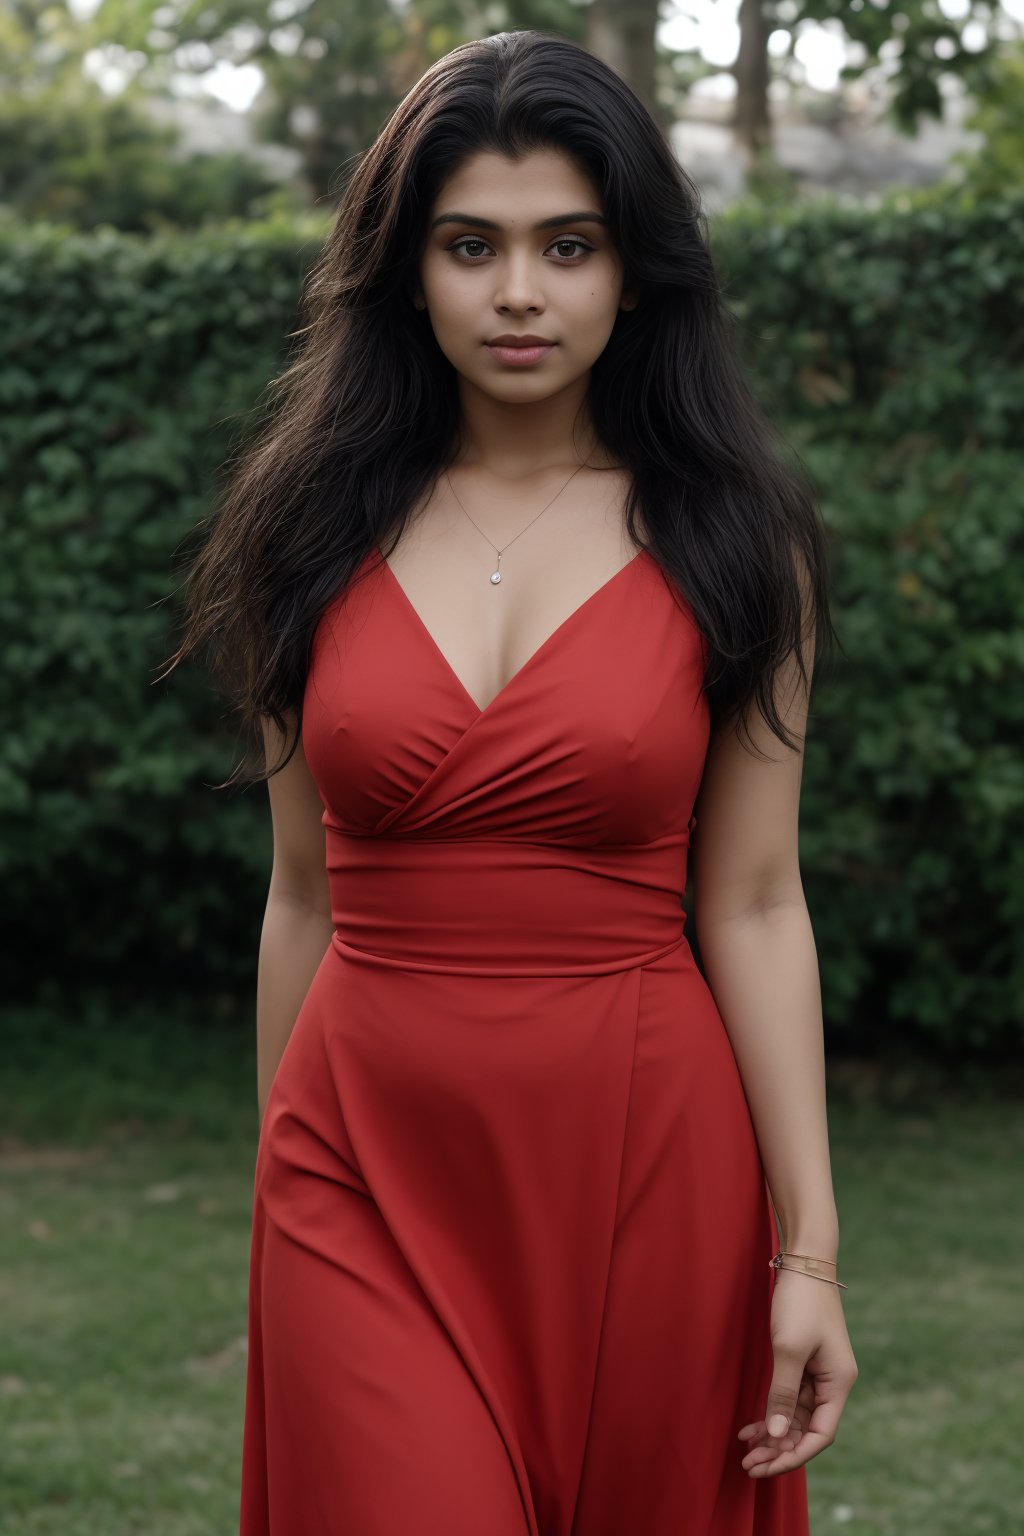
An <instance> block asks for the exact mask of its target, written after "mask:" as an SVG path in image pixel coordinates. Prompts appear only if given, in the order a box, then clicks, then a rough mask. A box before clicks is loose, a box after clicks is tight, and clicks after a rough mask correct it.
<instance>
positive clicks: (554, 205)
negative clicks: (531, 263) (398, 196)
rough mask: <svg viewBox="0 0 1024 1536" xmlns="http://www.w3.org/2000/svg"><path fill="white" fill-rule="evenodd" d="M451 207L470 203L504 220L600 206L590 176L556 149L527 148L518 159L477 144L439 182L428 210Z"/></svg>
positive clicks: (469, 206)
mask: <svg viewBox="0 0 1024 1536" xmlns="http://www.w3.org/2000/svg"><path fill="white" fill-rule="evenodd" d="M452 208H460V209H466V210H470V209H471V210H472V211H473V212H474V213H479V214H482V215H493V216H494V217H495V218H498V219H502V220H504V221H507V222H509V223H512V222H518V221H519V220H520V219H523V220H526V219H527V218H531V219H532V218H537V219H540V218H543V216H544V214H545V213H557V212H558V211H559V210H560V209H565V208H592V209H593V210H594V211H595V212H597V213H601V212H602V211H603V210H602V207H601V199H600V196H599V194H598V191H597V188H596V187H595V186H594V184H593V182H592V181H591V179H590V178H589V177H588V176H587V175H586V174H585V173H584V172H583V171H582V170H581V169H580V167H579V166H577V165H576V164H575V162H574V161H573V160H572V159H570V157H569V156H568V155H567V154H565V153H563V152H562V151H561V150H557V149H536V150H531V151H530V152H529V153H528V154H526V155H522V156H521V157H520V158H519V159H511V158H510V157H509V156H508V155H502V154H497V153H496V152H495V151H493V150H478V151H477V152H476V153H474V154H473V155H471V156H469V157H468V159H466V160H464V161H463V162H462V164H461V165H460V166H458V167H457V168H456V169H455V170H454V171H453V172H452V173H451V175H450V176H449V177H448V178H447V180H446V181H445V182H444V183H443V185H442V186H441V189H440V191H439V193H438V195H437V197H436V198H435V200H434V204H433V207H432V208H431V213H432V214H434V215H436V214H439V213H444V212H445V211H446V210H448V209H452Z"/></svg>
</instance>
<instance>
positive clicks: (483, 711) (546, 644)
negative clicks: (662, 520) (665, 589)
mask: <svg viewBox="0 0 1024 1536" xmlns="http://www.w3.org/2000/svg"><path fill="white" fill-rule="evenodd" d="M375 549H376V553H377V555H378V556H379V558H380V563H381V564H382V565H383V567H384V569H385V571H386V572H387V576H388V581H389V585H390V586H391V587H392V588H393V589H394V591H395V592H396V593H397V595H398V597H399V598H400V599H401V601H402V603H403V604H404V606H405V608H406V611H407V612H408V614H409V615H410V617H411V618H412V620H413V622H414V623H415V624H416V626H417V628H418V629H419V630H420V633H421V634H422V635H423V637H424V639H425V640H426V641H427V642H428V643H429V645H430V647H431V649H432V650H433V652H434V654H435V655H436V656H437V657H438V658H439V659H440V662H441V665H442V666H443V667H444V670H445V672H446V673H447V674H448V677H449V678H450V679H451V681H452V682H453V683H454V684H455V686H456V687H457V688H458V690H459V692H460V693H461V694H462V697H463V698H464V699H465V700H466V702H467V703H468V704H469V705H470V706H471V708H472V709H473V712H474V715H475V717H476V719H477V720H482V719H483V718H484V716H485V715H489V714H490V713H491V711H492V710H493V709H494V708H495V707H496V705H497V704H498V703H499V702H500V701H502V700H503V699H504V698H505V695H506V694H507V693H508V692H509V690H510V689H511V688H513V687H514V686H515V685H516V684H517V683H518V682H519V681H520V679H521V678H523V677H524V676H525V674H527V673H528V672H530V671H531V670H532V668H533V667H534V666H535V665H536V664H537V663H539V662H540V660H541V659H542V657H544V656H545V655H546V654H547V652H548V651H549V650H550V649H551V647H552V646H553V645H554V644H555V642H556V641H557V640H559V639H561V638H562V635H563V634H564V632H565V630H567V629H568V628H569V626H570V625H571V624H572V623H574V622H575V621H576V620H577V619H579V618H581V617H582V616H583V615H584V614H585V613H587V612H588V611H589V609H590V608H591V607H592V606H593V605H594V604H595V603H596V602H597V600H598V599H599V598H601V597H603V596H605V595H606V594H607V593H608V592H609V591H610V590H611V589H612V588H613V587H614V586H616V585H617V583H618V582H619V581H621V579H622V577H623V576H625V574H626V572H627V571H631V570H632V569H633V567H634V566H635V565H636V563H637V561H638V560H640V559H641V558H642V557H643V556H644V555H646V554H647V550H646V549H638V550H637V552H636V554H635V555H632V556H631V557H630V558H629V559H628V560H627V561H626V563H625V565H620V566H619V569H618V570H617V571H614V572H613V573H612V575H611V576H609V577H607V578H606V580H604V581H602V583H601V585H600V586H599V587H595V589H594V591H593V592H591V593H590V595H589V597H585V598H584V599H583V601H582V602H581V603H578V604H577V606H576V607H575V608H574V609H573V610H572V612H571V613H569V614H567V615H566V617H565V618H564V619H562V620H561V622H560V623H558V624H556V625H555V627H554V629H553V630H552V631H551V632H550V634H548V635H547V636H546V638H545V639H543V640H542V641H541V642H540V644H539V645H538V646H537V648H536V649H535V650H534V651H532V652H531V653H530V655H529V656H528V657H527V658H526V660H525V661H524V662H523V664H522V666H521V667H518V668H517V669H516V670H515V672H513V674H512V676H511V677H510V678H509V679H508V681H507V682H506V683H504V684H503V685H502V687H501V688H499V689H498V691H497V693H496V694H494V696H493V697H492V698H491V699H490V700H489V701H488V702H487V703H486V704H484V705H483V706H481V705H480V704H478V703H477V701H476V699H474V697H473V695H472V694H471V693H470V691H469V689H468V688H467V687H466V685H465V683H464V682H463V681H462V679H461V677H460V676H459V674H458V673H457V672H456V670H455V668H454V667H453V666H452V664H451V662H450V661H449V660H448V657H447V656H446V655H445V653H444V651H442V649H441V647H440V646H439V645H438V643H437V641H436V640H435V638H434V636H433V635H432V634H431V632H430V630H429V629H428V628H427V626H426V624H425V623H424V622H423V619H422V617H421V616H420V613H419V610H418V609H417V608H416V606H415V604H414V603H413V601H412V598H411V597H410V596H409V594H408V593H407V592H406V590H405V588H404V587H403V586H402V583H401V582H400V581H399V579H398V577H397V576H396V575H395V573H394V571H393V570H392V569H391V566H390V565H389V564H388V562H387V560H386V559H385V558H384V556H383V554H381V550H380V546H379V545H377V546H375Z"/></svg>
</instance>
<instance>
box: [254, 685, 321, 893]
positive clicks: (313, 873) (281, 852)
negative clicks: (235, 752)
mask: <svg viewBox="0 0 1024 1536" xmlns="http://www.w3.org/2000/svg"><path fill="white" fill-rule="evenodd" d="M285 720H286V725H287V729H286V730H285V731H282V730H280V729H279V728H278V726H276V725H275V724H274V722H273V721H272V720H269V719H267V718H264V720H263V743H264V751H265V757H266V765H267V767H268V769H269V768H273V767H274V765H275V764H277V763H279V762H281V761H282V759H283V758H284V756H285V754H286V753H287V752H288V751H289V749H290V747H291V743H292V741H293V740H294V738H295V734H296V725H297V716H296V714H295V712H294V711H289V712H288V713H287V714H286V716H285ZM267 793H268V795H269V798H270V814H271V820H272V823H273V831H274V866H273V872H272V874H271V879H270V896H271V897H272V898H274V899H276V900H281V901H290V902H293V903H295V904H296V905H298V906H303V907H308V908H310V909H311V910H313V911H316V912H324V913H327V914H328V915H330V910H331V901H330V890H329V886H328V880H327V864H326V858H327V855H326V846H327V845H326V834H325V832H324V828H323V822H322V817H323V813H324V805H323V801H322V800H321V798H320V791H319V790H318V789H317V786H316V780H315V779H314V778H313V775H312V773H311V772H310V769H309V764H308V763H307V762H306V754H305V752H304V751H303V747H302V738H301V736H300V737H299V739H298V742H297V743H296V745H295V750H294V752H292V753H291V756H290V757H289V758H288V761H287V763H285V765H284V767H283V768H280V769H278V771H277V772H275V773H271V775H270V778H269V779H268V780H267Z"/></svg>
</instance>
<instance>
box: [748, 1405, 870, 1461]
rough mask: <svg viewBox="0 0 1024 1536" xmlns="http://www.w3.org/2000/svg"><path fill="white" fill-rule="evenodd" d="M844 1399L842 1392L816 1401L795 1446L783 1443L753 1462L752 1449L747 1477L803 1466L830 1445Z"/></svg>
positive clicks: (836, 1428)
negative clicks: (822, 1400)
mask: <svg viewBox="0 0 1024 1536" xmlns="http://www.w3.org/2000/svg"><path fill="white" fill-rule="evenodd" d="M845 1400H846V1399H845V1396H843V1397H839V1398H830V1399H829V1401H828V1402H824V1403H819V1404H818V1406H817V1408H815V1410H814V1412H813V1413H812V1414H811V1421H810V1424H809V1425H808V1426H807V1428H806V1429H805V1430H804V1432H803V1434H802V1435H801V1436H800V1439H799V1441H798V1443H797V1444H796V1445H795V1446H793V1447H789V1446H787V1447H785V1448H784V1449H782V1450H780V1451H779V1452H778V1454H775V1455H773V1456H771V1457H762V1458H760V1459H758V1460H757V1461H756V1462H755V1461H754V1460H753V1458H754V1457H755V1455H756V1452H755V1451H751V1452H750V1453H749V1455H750V1459H751V1461H752V1463H753V1464H752V1465H751V1466H750V1467H749V1468H748V1471H749V1472H750V1475H751V1477H754V1476H758V1477H764V1476H766V1475H772V1476H774V1475H775V1474H776V1473H779V1472H791V1471H792V1470H793V1469H794V1467H802V1466H804V1465H805V1464H806V1463H807V1462H808V1461H810V1460H811V1458H812V1457H814V1456H818V1455H820V1454H821V1452H822V1451H824V1450H826V1449H827V1448H828V1447H829V1446H830V1445H833V1444H834V1443H835V1438H836V1434H837V1432H838V1429H839V1419H840V1417H841V1415H842V1411H843V1404H844V1402H845ZM759 1449H769V1450H771V1449H772V1448H771V1447H760V1448H759ZM746 1460H747V1458H746V1457H744V1461H746Z"/></svg>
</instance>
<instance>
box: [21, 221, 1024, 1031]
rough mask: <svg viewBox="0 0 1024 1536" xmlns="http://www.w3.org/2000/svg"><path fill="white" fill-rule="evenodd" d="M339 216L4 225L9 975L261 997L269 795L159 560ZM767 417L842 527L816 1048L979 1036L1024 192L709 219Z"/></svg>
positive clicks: (1001, 1025)
mask: <svg viewBox="0 0 1024 1536" xmlns="http://www.w3.org/2000/svg"><path fill="white" fill-rule="evenodd" d="M325 230H326V225H325V224H324V223H323V222H322V221H320V222H309V223H305V224H300V223H296V222H282V221H280V220H278V221H272V222H269V223H266V224H260V225H246V226H238V227H225V228H224V229H222V230H219V231H216V232H210V231H204V232H202V233H200V234H195V235H186V236H181V235H178V236H170V237H158V238H150V239H143V238H138V237H133V236H126V235H123V234H119V233H117V232H114V231H112V230H109V229H103V230H99V231H96V232H94V233H91V234H87V235H80V234H79V235H76V234H70V233H69V232H67V231H65V230H60V229H55V228H51V227H45V226H37V227H32V228H18V227H11V226H8V227H6V228H2V229H0V329H2V334H3V335H4V338H5V343H6V344H5V347H4V350H3V354H2V357H0V462H2V471H3V474H2V486H3V490H2V497H3V503H2V510H3V520H4V543H5V554H6V558H5V560H4V562H3V566H2V569H0V612H2V615H3V625H4V636H5V651H6V657H7V666H6V667H5V669H4V684H3V686H4V689H5V691H6V695H7V697H6V699H5V701H4V702H5V705H6V708H5V712H4V713H5V719H6V721H7V729H6V731H5V732H4V738H3V743H2V749H0V818H2V834H3V835H2V839H0V860H2V865H0V878H2V879H3V881H4V888H5V890H6V891H7V892H8V902H7V921H6V923H5V925H4V933H3V938H2V940H0V942H2V944H3V947H4V950H5V954H4V961H5V974H6V976H7V978H8V995H9V996H20V997H23V998H29V997H32V996H36V995H39V994H42V995H44V996H46V995H49V996H51V997H53V998H55V999H64V998H72V997H73V995H74V993H75V992H76V990H78V989H80V988H82V987H84V986H89V985H102V986H104V987H108V988H113V989H114V991H115V994H116V993H117V992H118V990H120V992H121V994H122V995H124V996H128V995H133V996H134V995H136V994H139V993H149V992H154V993H158V992H160V991H166V990H167V989H171V988H173V989H175V990H176V991H178V992H180V991H181V990H182V989H184V990H185V991H186V992H189V993H194V995H195V998H196V1006H197V1007H200V1008H203V1009H208V1010H209V1011H210V1016H211V1017H213V1016H214V1015H215V1013H216V1012H217V1010H218V1009H220V1008H223V1007H224V1005H225V1001H226V1000H227V1001H228V1002H230V1000H231V999H232V998H238V999H241V1000H242V1002H243V1005H244V1006H248V1005H249V1002H250V999H251V990H252V985H253V982H254V977H255V967H256V956H257V947H258V942H259V927H260V922H261V919H262V913H263V904H264V901H265V896H266V883H267V878H268V875H269V868H270V855H271V840H270V824H269V813H268V809H267V798H266V789H265V788H264V787H263V786H262V785H260V786H256V787H255V788H251V789H249V790H246V791H245V792H244V793H240V792H234V793H228V792H219V793H216V792H214V791H212V790H211V789H210V788H209V787H208V786H209V785H210V784H212V783H214V782H217V781H220V780H222V779H224V778H226V777H227V775H228V773H229V772H230V770H231V768H232V767H233V766H234V763H235V762H236V760H237V754H238V750H239V742H238V740H237V738H236V736H235V733H234V730H233V729H229V728H228V725H227V723H226V719H227V717H226V711H225V709H224V706H223V704H222V703H221V701H220V700H218V699H217V698H215V697H214V696H213V695H212V693H211V690H210V688H209V685H208V683H207V680H206V678H205V677H204V676H203V675H202V674H201V673H200V672H199V671H198V670H197V669H188V670H186V669H179V671H178V672H177V673H175V674H173V675H172V677H171V678H170V679H169V680H167V681H166V682H164V683H154V678H155V677H156V675H157V672H158V671H159V670H160V667H161V663H162V662H163V661H164V659H165V658H166V657H167V655H168V654H169V652H170V649H171V647H172V643H173V635H174V628H173V625H174V620H175V615H176V608H175V602H176V599H175V596H174V591H173V589H174V587H175V585H176V578H175V577H174V576H173V575H172V567H173V566H175V565H176V562H177V561H178V560H179V559H180V551H181V549H182V547H183V541H185V540H186V538H187V536H188V535H189V534H190V533H191V532H192V531H193V530H194V529H195V527H196V524H197V523H198V520H199V518H200V517H201V516H202V514H203V512H204V510H205V508H206V506H207V505H208V502H209V498H210V495H211V493H212V491H213V489H214V487H215V484H216V481H217V469H218V466H219V465H221V464H222V463H223V461H224V459H225V457H226V455H227V453H228V451H229V449H230V448H231V447H233V446H234V445H235V444H236V442H237V440H238V437H239V434H240V433H241V432H242V431H243V430H244V417H245V413H246V412H247V411H248V410H249V408H250V407H251V406H252V404H253V403H254V402H255V400H256V399H257V397H258V395H259V394H260V392H261V390H262V389H263V387H264V385H265V383H266V381H267V380H268V379H269V378H271V377H272V376H273V375H274V374H275V373H276V372H277V371H279V369H280V367H281V364H282V361H283V358H284V355H285V346H286V337H287V333H288V332H289V331H291V330H293V329H294V327H295V324H296V309H295V305H296V299H297V295H298V290H299V284H300V281H301V277H302V275H303V273H304V271H305V270H306V269H307V267H308V266H309V265H310V264H311V262H312V261H313V260H314V259H315V256H316V254H317V251H318V248H319V245H320V242H321V240H322V238H323V235H324V233H325ZM712 239H713V245H714V250H715V255H716V257H717V259H718V261H719V264H720V267H721V269H722V271H723V273H724V274H725V277H726V281H727V287H728V292H729V295H730V301H731V303H732V304H733V306H734V308H735V310H736V312H737V314H738V316H739V317H740V319H741V321H742V326H743V330H742V335H743V339H744V347H745V351H746V354H747V359H748V363H749V365H750V367H751V369H752V371H753V374H754V377H755V381H756V383H757V387H758V390H759V393H760V394H761V396H762V398H763V400H764V403H765V406H766V408H767V409H768V411H769V412H770V413H771V414H772V416H773V417H774V419H775V420H776V421H777V422H778V423H779V425H780V427H781V429H782V431H783V434H784V436H785V437H786V439H787V440H788V442H789V443H790V445H791V446H792V447H793V449H794V450H795V451H796V453H797V454H798V455H799V456H800V458H801V459H802V460H803V462H804V464H805V465H806V466H807V468H808V469H809V470H810V471H811V473H812V475H813V477H814V479H815V481H816V483H817V484H818V486H819V489H820V493H821V496H822V504H823V510H824V515H825V518H826V521H827V523H828V526H829V528H830V531H831V534H832V538H833V544H834V551H835V553H834V567H835V603H836V624H837V629H838V631H839V635H840V638H841V641H842V647H843V649H842V652H841V653H840V655H839V657H838V658H837V664H836V665H835V666H834V668H833V669H832V671H831V672H830V673H829V674H828V675H827V676H823V677H822V678H821V679H820V680H819V683H818V686H817V688H816V692H815V699H814V708H813V713H812V720H811V729H810V735H809V740H808V752H807V762H806V768H805V777H804V784H805V791H804V802H803V813H802V818H801V856H802V866H803V870H804V878H805V888H806V891H807V896H808V902H809V905H810V908H811V915H812V919H813V921H814V927H815V933H816V936H817V940H818V949H819V956H820V960H821V969H822V985H823V995H824V1002H825V1009H826V1018H827V1023H828V1027H829V1031H830V1041H831V1042H832V1043H833V1044H838V1043H842V1044H843V1045H844V1046H845V1045H847V1044H849V1045H850V1046H856V1048H858V1049H864V1048H866V1047H870V1046H871V1045H872V1043H874V1042H882V1041H885V1040H888V1039H891V1038H893V1037H894V1036H897V1035H898V1036H899V1037H900V1038H901V1039H911V1038H916V1039H917V1041H918V1042H919V1043H920V1042H927V1043H929V1045H930V1047H931V1048H933V1049H935V1050H937V1051H938V1050H948V1051H950V1052H964V1051H968V1050H971V1051H981V1050H986V1051H996V1050H1000V1049H1006V1048H1007V1047H1011V1048H1012V1045H1013V1044H1014V1043H1015V1042H1016V1041H1017V1040H1019V1034H1020V1030H1021V1025H1022V1021H1024V1007H1022V1001H1024V984H1022V965H1024V960H1022V949H1021V946H1020V944H1019V943H1018V942H1017V935H1018V933H1019V932H1020V928H1021V917H1022V912H1021V907H1022V903H1024V878H1022V875H1024V869H1022V864H1024V852H1022V850H1024V836H1022V833H1024V768H1022V762H1021V755H1020V751H1019V743H1020V742H1021V741H1022V740H1024V731H1022V728H1021V726H1022V720H1021V717H1022V714H1024V689H1022V686H1021V674H1022V662H1024V626H1022V608H1024V566H1022V562H1021V559H1020V556H1021V552H1022V550H1021V546H1022V527H1024V474H1022V467H1021V461H1020V444H1021V442H1022V441H1024V431H1022V425H1024V424H1022V402H1024V197H1021V196H1016V197H1015V198H1013V199H1009V198H1006V199H1002V200H999V201H998V202H995V201H994V202H990V203H987V204H983V205H981V206H977V207H972V206H970V205H969V204H967V203H963V204H958V203H957V202H956V201H953V200H949V201H947V202H945V203H944V202H942V201H941V200H938V199H934V198H932V199H929V198H927V197H916V198H908V199H906V200H905V202H901V201H900V200H898V199H891V200H889V201H888V202H887V203H886V204H885V205H884V206H883V207H881V208H879V209H876V210H874V211H871V210H865V209H854V208H849V207H845V206H842V205H837V204H832V203H820V204H814V205H811V206H802V207H800V208H797V209H794V210H793V211H791V212H790V211H787V212H785V213H781V214H780V213H778V212H776V211H775V210H773V211H772V213H771V214H770V215H769V216H766V215H765V214H763V213H761V214H759V213H757V211H756V210H751V209H742V208H741V209H737V210H735V211H733V212H732V213H730V214H728V215H725V216H723V217H721V218H720V219H719V220H717V221H716V223H715V224H714V226H713V230H712Z"/></svg>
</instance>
